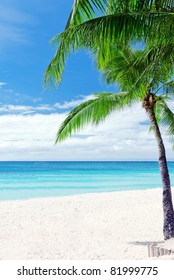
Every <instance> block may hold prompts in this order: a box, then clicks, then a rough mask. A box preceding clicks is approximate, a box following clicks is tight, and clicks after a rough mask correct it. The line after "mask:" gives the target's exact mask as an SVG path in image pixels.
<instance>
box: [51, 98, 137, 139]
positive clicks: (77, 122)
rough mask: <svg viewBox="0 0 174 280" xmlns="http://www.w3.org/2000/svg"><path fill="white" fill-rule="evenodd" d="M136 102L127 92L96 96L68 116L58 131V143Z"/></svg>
mask: <svg viewBox="0 0 174 280" xmlns="http://www.w3.org/2000/svg"><path fill="white" fill-rule="evenodd" d="M136 101H137V100H135V99H133V98H132V96H131V95H130V94H129V93H126V92H125V93H119V94H113V93H110V94H109V93H98V94H96V95H95V98H94V99H92V100H88V101H86V102H84V103H82V104H81V105H79V106H77V107H76V108H74V109H73V110H72V111H71V112H70V113H69V114H68V116H67V118H66V119H65V120H64V122H63V123H62V125H61V126H60V128H59V130H58V133H57V136H56V143H57V142H60V141H63V140H64V139H66V138H67V137H68V136H71V134H72V133H73V132H74V133H76V132H78V131H79V130H80V129H83V128H84V126H85V125H86V124H88V123H92V124H98V123H99V122H102V121H104V120H105V118H106V117H107V116H108V115H109V114H110V113H112V112H113V111H114V110H121V109H123V108H124V107H125V106H126V105H127V106H129V105H131V104H132V103H134V102H136Z"/></svg>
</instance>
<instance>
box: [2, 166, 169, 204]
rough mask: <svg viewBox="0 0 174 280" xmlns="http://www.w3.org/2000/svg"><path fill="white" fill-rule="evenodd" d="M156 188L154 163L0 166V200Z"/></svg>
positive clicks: (157, 169) (159, 185) (156, 175)
mask: <svg viewBox="0 0 174 280" xmlns="http://www.w3.org/2000/svg"><path fill="white" fill-rule="evenodd" d="M169 170H170V175H171V183H172V185H173V186H174V162H169ZM159 187H161V179H160V174H159V168H158V163H157V162H50V161H49V162H43V161H42V162H0V200H13V199H26V198H33V197H48V196H63V195H72V194H82V193H94V192H111V191H126V190H138V189H150V188H159Z"/></svg>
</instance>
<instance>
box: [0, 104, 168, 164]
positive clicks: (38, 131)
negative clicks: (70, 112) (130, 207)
mask: <svg viewBox="0 0 174 280" xmlns="http://www.w3.org/2000/svg"><path fill="white" fill-rule="evenodd" d="M64 118H65V114H64V113H62V114H60V113H59V114H58V113H54V114H49V115H42V114H35V115H26V116H25V115H6V116H5V115H4V116H0V128H1V129H0V155H1V158H0V160H157V147H156V142H155V140H154V136H153V134H152V133H149V132H148V129H149V126H148V125H140V123H139V122H144V121H146V120H147V116H146V114H145V112H144V111H143V109H142V108H141V106H140V107H138V106H137V107H135V108H134V109H126V110H125V111H123V112H116V113H113V114H112V115H110V117H108V119H106V121H105V122H104V123H102V124H100V125H99V126H91V125H88V126H87V127H86V128H85V129H84V130H83V131H81V132H80V133H79V134H76V135H73V137H72V138H69V139H67V140H66V141H65V142H63V143H60V144H57V145H54V140H55V135H56V132H57V129H58V127H59V125H60V124H61V122H62V121H63V120H64ZM165 144H166V147H167V151H168V155H169V159H172V158H173V152H172V151H171V146H170V144H169V142H168V140H167V138H165Z"/></svg>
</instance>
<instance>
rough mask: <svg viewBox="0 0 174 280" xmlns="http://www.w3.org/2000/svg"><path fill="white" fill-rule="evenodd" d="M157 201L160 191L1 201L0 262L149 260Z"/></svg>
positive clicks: (159, 238) (157, 234) (159, 218)
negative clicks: (148, 246)
mask: <svg viewBox="0 0 174 280" xmlns="http://www.w3.org/2000/svg"><path fill="white" fill-rule="evenodd" d="M161 201H162V190H161V189H153V190H138V191H126V192H113V193H97V194H85V195H74V196H66V197H51V198H36V199H29V200H19V201H17V200H16V201H1V202H0V259H2V260H9V259H11V260H15V259H25V260H31V259H50V260H54V259H62V260H93V259H95V260H102V259H103V260H109V259H120V260H121V259H130V260H132V259H148V252H147V244H148V243H149V242H158V243H159V244H160V242H161V243H162V242H163V234H162V224H163V213H162V205H161Z"/></svg>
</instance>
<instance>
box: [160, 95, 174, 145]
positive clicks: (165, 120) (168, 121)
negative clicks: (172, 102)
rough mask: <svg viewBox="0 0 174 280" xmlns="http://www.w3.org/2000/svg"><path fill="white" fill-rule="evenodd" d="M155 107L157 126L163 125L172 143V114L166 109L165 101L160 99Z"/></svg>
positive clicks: (173, 123)
mask: <svg viewBox="0 0 174 280" xmlns="http://www.w3.org/2000/svg"><path fill="white" fill-rule="evenodd" d="M156 107H158V109H157V110H158V115H157V116H156V117H157V118H158V121H159V124H161V125H163V126H164V127H165V129H166V132H167V135H168V136H169V137H170V140H171V141H172V142H173V141H174V114H173V112H172V111H171V110H170V108H169V107H168V105H167V103H166V101H165V100H164V99H161V100H159V101H157V103H156Z"/></svg>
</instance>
